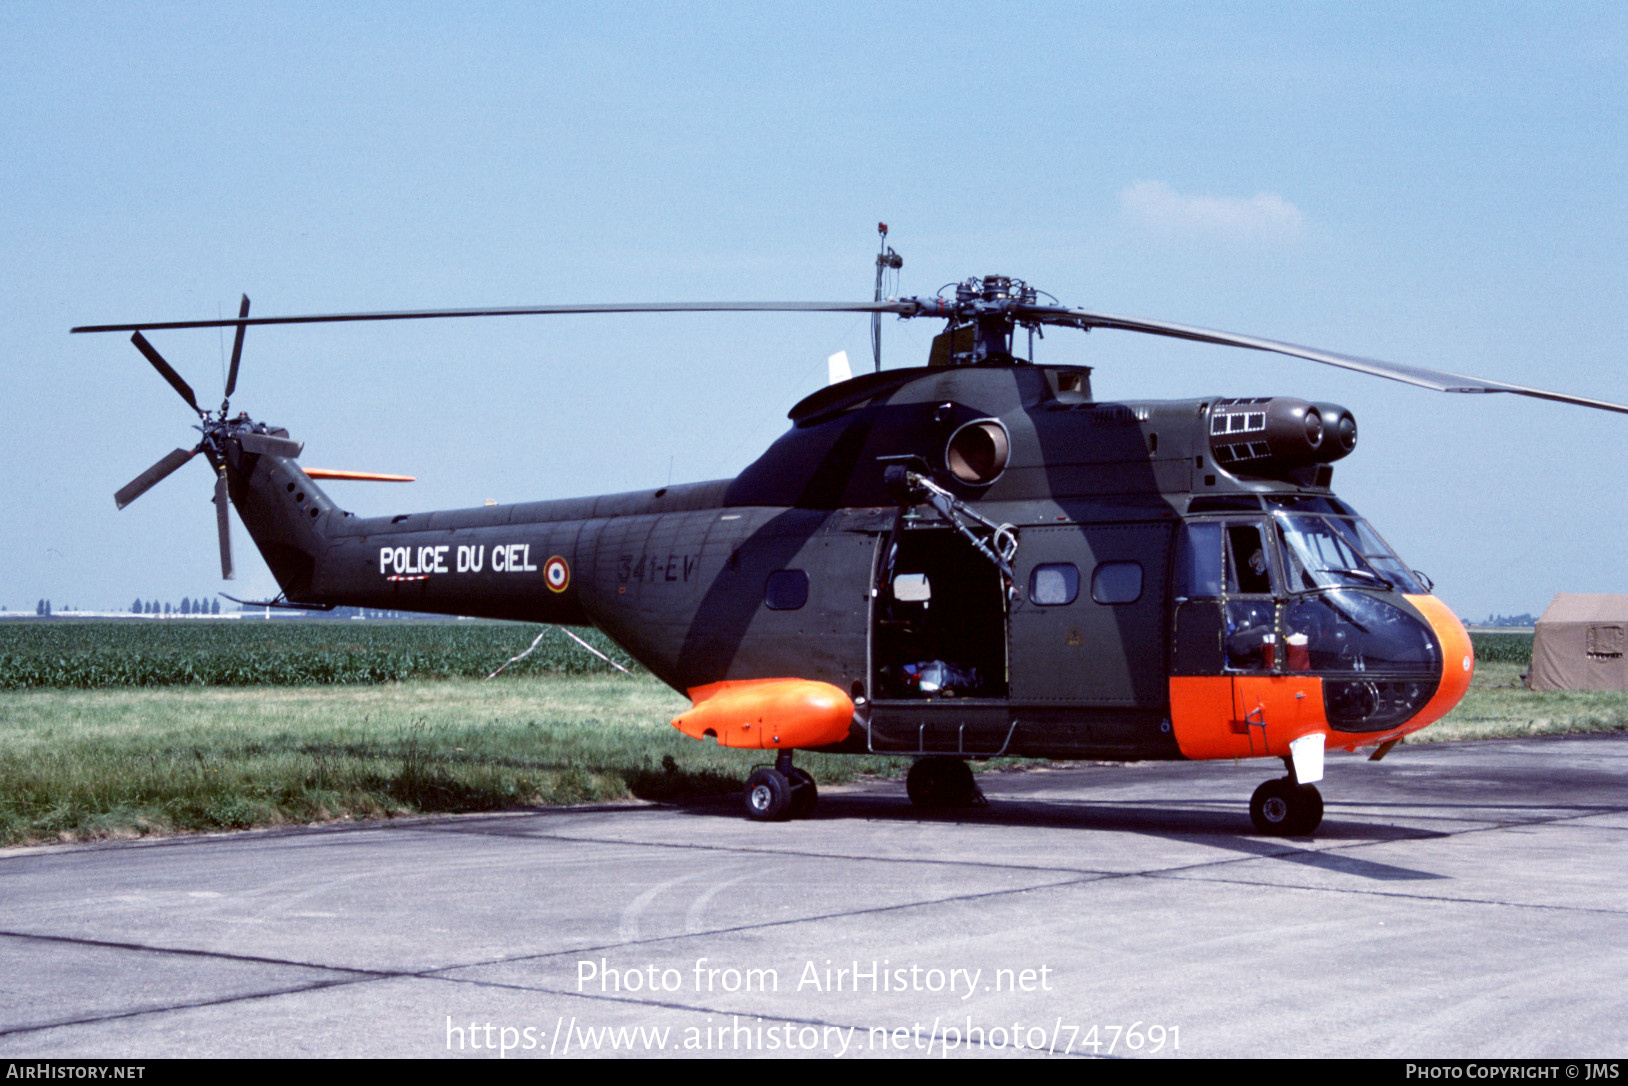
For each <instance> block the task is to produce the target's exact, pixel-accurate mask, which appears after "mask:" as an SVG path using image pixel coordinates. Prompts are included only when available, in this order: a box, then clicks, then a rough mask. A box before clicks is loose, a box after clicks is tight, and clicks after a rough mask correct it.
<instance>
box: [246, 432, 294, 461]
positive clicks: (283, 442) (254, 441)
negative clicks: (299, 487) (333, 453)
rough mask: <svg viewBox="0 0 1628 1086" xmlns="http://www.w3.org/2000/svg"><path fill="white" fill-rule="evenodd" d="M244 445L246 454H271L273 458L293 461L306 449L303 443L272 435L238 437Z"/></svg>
mask: <svg viewBox="0 0 1628 1086" xmlns="http://www.w3.org/2000/svg"><path fill="white" fill-rule="evenodd" d="M238 441H239V442H241V443H242V445H243V451H244V452H250V453H256V454H260V455H263V454H268V453H269V454H270V455H272V456H286V457H287V458H288V459H290V460H292V459H294V458H295V457H297V456H299V455H300V450H302V449H304V448H305V443H304V442H302V441H290V440H289V439H288V438H286V437H273V436H271V435H270V434H243V435H241V436H239V437H238Z"/></svg>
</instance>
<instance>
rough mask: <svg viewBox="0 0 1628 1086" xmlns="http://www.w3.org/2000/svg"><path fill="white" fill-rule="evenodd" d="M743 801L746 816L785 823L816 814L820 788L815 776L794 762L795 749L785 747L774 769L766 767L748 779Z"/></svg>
mask: <svg viewBox="0 0 1628 1086" xmlns="http://www.w3.org/2000/svg"><path fill="white" fill-rule="evenodd" d="M741 800H742V802H743V803H744V804H745V805H746V817H747V818H750V819H751V820H752V821H754V822H783V821H785V820H786V819H788V818H807V817H808V816H810V815H812V814H813V813H814V805H815V804H816V803H818V802H819V800H820V790H819V788H818V787H817V786H816V785H815V784H814V775H813V774H812V773H810V772H809V771H808V770H806V769H800V768H798V767H797V766H794V765H792V764H791V752H790V751H785V750H783V751H781V752H780V757H778V758H777V759H775V765H774V768H773V769H770V768H769V767H768V766H764V767H762V768H761V769H755V770H753V771H752V775H751V776H750V777H748V778H746V791H745V792H744V793H743V794H742V796H741Z"/></svg>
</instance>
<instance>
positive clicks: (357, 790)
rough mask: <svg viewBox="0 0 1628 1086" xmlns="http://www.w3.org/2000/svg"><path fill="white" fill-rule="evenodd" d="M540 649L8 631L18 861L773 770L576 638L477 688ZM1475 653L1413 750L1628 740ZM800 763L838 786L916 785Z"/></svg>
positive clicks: (432, 628)
mask: <svg viewBox="0 0 1628 1086" xmlns="http://www.w3.org/2000/svg"><path fill="white" fill-rule="evenodd" d="M538 629H539V628H538V627H528V626H518V625H505V624H465V623H456V624H455V623H377V622H369V623H361V622H356V623H320V622H318V623H303V622H290V623H287V624H286V625H277V624H243V623H211V622H170V623H165V622H150V623H149V622H140V623H137V622H131V623H89V622H71V621H70V622H60V623H59V622H49V623H35V622H27V623H14V624H0V843H4V844H20V843H26V842H34V841H71V840H83V839H87V838H105V837H129V836H138V835H142V834H148V833H174V832H187V831H200V830H216V829H228V828H234V827H242V826H264V825H278V824H284V823H304V822H319V821H324V820H329V819H348V818H388V817H395V816H398V815H408V814H417V813H426V812H454V811H482V810H503V809H515V808H524V807H534V806H544V805H556V804H572V803H586V802H614V801H617V800H626V799H634V798H637V799H648V800H667V799H678V798H685V797H695V796H704V795H711V794H725V793H732V792H735V791H736V790H738V789H739V787H740V784H741V782H742V781H743V780H744V778H745V776H746V774H747V773H748V772H749V770H750V768H751V767H752V766H753V765H756V764H761V763H763V762H765V761H767V760H769V758H768V756H767V754H766V753H764V752H752V751H737V750H728V749H724V748H720V747H717V746H716V745H713V744H710V743H697V742H695V741H694V740H692V739H688V738H686V737H685V736H683V735H681V734H679V733H678V732H677V731H675V730H674V729H673V728H672V727H670V726H669V725H668V723H667V722H668V721H669V720H670V719H671V718H672V717H673V716H675V715H677V714H678V713H679V712H681V711H682V710H683V709H684V708H685V707H687V705H688V701H687V700H686V699H685V698H683V697H682V696H681V695H678V694H675V693H674V692H673V691H671V690H669V689H667V688H666V687H665V686H663V685H662V684H660V683H659V682H657V681H656V680H654V679H653V678H651V677H650V676H648V675H647V674H644V673H642V672H641V673H639V674H636V675H635V676H633V677H628V676H625V675H622V674H620V673H617V672H614V671H612V670H611V669H610V668H609V667H608V666H607V665H605V664H603V663H601V662H600V661H598V660H596V659H595V658H593V657H592V656H590V655H589V654H588V653H586V652H585V651H583V650H582V649H581V648H580V647H578V646H576V645H575V644H573V643H571V642H570V641H569V640H568V639H566V638H565V637H564V636H563V635H560V634H557V633H554V634H550V635H549V637H547V638H545V640H544V646H548V648H547V650H546V651H545V648H544V647H543V646H539V649H538V651H537V652H536V653H534V654H533V657H532V658H528V659H527V660H526V661H524V662H523V663H522V664H521V665H517V666H515V667H513V668H510V669H509V670H508V671H506V672H505V673H504V674H503V675H502V676H500V677H499V678H498V679H496V680H494V681H491V682H483V681H480V680H479V679H477V678H470V677H467V676H470V675H480V676H484V675H485V674H487V673H488V672H489V671H491V670H492V669H493V668H495V667H496V666H497V665H498V664H500V663H502V662H503V661H504V660H506V659H508V658H509V657H510V656H512V655H514V654H515V653H517V652H519V651H521V650H522V649H524V648H525V647H526V645H528V644H529V643H530V641H531V639H532V637H534V636H535V634H536V631H537V630H538ZM595 636H597V635H595ZM1475 641H1476V652H1477V656H1478V658H1479V660H1480V661H1481V662H1480V663H1479V665H1478V667H1477V672H1476V677H1475V681H1474V683H1473V684H1472V685H1471V687H1470V692H1469V694H1468V695H1467V696H1466V697H1465V699H1464V701H1463V703H1462V704H1461V705H1460V706H1459V707H1458V708H1457V709H1456V710H1455V711H1454V712H1453V713H1452V714H1451V715H1449V716H1448V718H1447V719H1446V720H1444V721H1441V722H1439V723H1437V724H1435V725H1433V726H1432V727H1430V728H1427V729H1425V730H1424V731H1423V732H1420V733H1417V734H1416V735H1414V736H1410V737H1409V740H1408V741H1409V742H1440V741H1444V740H1453V739H1477V738H1491V737H1507V736H1524V735H1534V734H1550V733H1559V732H1579V731H1594V732H1599V731H1623V730H1628V695H1624V694H1603V693H1583V692H1578V693H1539V692H1534V691H1530V690H1527V689H1525V687H1524V686H1522V685H1521V683H1520V673H1521V671H1522V670H1524V668H1525V667H1526V666H1527V661H1528V660H1529V658H1530V653H1531V636H1530V635H1520V634H1514V635H1510V634H1488V635H1480V634H1478V635H1476V639H1475ZM600 643H601V644H603V641H602V639H601V641H600ZM607 647H608V646H607ZM610 651H612V652H613V653H614V652H615V650H614V649H613V648H612V649H610ZM130 657H134V658H137V660H139V663H138V662H133V661H132V660H131V659H127V658H130ZM17 661H22V662H23V663H22V664H18V663H16V662H17ZM14 666H17V667H19V668H20V669H21V670H20V671H19V673H18V674H8V672H9V669H11V668H12V667H14ZM29 669H32V670H29ZM291 675H292V676H295V677H294V678H289V676H291ZM798 762H799V764H800V765H803V766H805V767H806V768H808V769H809V770H810V771H811V772H812V773H814V775H815V776H816V777H817V778H818V779H819V780H820V781H821V782H822V783H827V784H829V783H840V782H842V781H846V780H851V779H853V778H854V777H856V776H858V775H861V774H873V773H879V774H892V773H897V772H899V771H900V770H901V769H902V768H903V767H904V765H905V764H907V763H906V761H905V760H903V759H897V758H876V757H840V756H820V755H811V754H807V753H802V754H799V755H798Z"/></svg>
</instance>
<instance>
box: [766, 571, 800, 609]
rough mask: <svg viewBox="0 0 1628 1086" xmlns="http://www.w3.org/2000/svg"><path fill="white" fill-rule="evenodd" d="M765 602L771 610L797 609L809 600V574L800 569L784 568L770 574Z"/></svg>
mask: <svg viewBox="0 0 1628 1086" xmlns="http://www.w3.org/2000/svg"><path fill="white" fill-rule="evenodd" d="M763 602H764V603H765V604H766V605H767V606H768V608H769V610H771V611H795V610H797V609H798V608H800V607H802V606H803V604H805V603H807V602H808V574H807V573H805V572H803V571H802V570H800V569H782V570H777V571H776V572H774V573H771V574H769V583H768V586H767V587H766V588H765V589H764V590H763Z"/></svg>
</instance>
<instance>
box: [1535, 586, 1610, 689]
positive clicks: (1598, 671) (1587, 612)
mask: <svg viewBox="0 0 1628 1086" xmlns="http://www.w3.org/2000/svg"><path fill="white" fill-rule="evenodd" d="M1625 650H1628V596H1585V595H1581V594H1578V593H1573V592H1562V593H1560V594H1559V595H1557V596H1555V598H1554V599H1553V600H1552V601H1550V603H1549V609H1548V610H1546V611H1544V612H1543V617H1542V618H1540V619H1538V625H1537V632H1536V633H1535V634H1534V635H1533V637H1532V671H1531V673H1530V677H1529V678H1528V679H1527V680H1526V684H1527V685H1528V686H1530V687H1531V688H1532V689H1533V690H1620V691H1628V651H1625Z"/></svg>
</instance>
